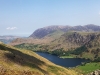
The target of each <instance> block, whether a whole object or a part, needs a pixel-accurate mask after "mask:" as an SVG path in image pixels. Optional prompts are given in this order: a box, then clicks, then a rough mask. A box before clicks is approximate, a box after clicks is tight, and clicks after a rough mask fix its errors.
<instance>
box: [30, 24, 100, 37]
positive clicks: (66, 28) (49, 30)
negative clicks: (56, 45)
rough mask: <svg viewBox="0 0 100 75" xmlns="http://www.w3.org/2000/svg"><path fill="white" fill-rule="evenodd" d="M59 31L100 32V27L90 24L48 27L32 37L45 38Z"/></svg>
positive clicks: (37, 31) (35, 32)
mask: <svg viewBox="0 0 100 75" xmlns="http://www.w3.org/2000/svg"><path fill="white" fill-rule="evenodd" d="M57 30H60V31H63V32H67V31H88V32H89V31H100V26H97V25H93V24H89V25H85V26H81V25H80V26H57V25H56V26H48V27H44V28H40V29H37V30H36V31H34V32H33V33H32V34H31V35H30V37H33V38H43V37H45V36H46V35H48V34H51V33H53V32H55V31H57Z"/></svg>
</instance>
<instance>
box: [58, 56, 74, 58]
mask: <svg viewBox="0 0 100 75" xmlns="http://www.w3.org/2000/svg"><path fill="white" fill-rule="evenodd" d="M60 58H74V56H60Z"/></svg>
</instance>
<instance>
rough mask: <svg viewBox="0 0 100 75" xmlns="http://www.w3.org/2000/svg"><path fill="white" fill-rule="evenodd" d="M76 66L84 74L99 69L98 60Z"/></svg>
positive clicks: (99, 63)
mask: <svg viewBox="0 0 100 75" xmlns="http://www.w3.org/2000/svg"><path fill="white" fill-rule="evenodd" d="M76 68H77V69H80V70H81V71H82V72H83V73H84V74H87V73H90V72H93V71H95V70H98V69H100V62H98V63H96V62H92V63H86V64H83V65H80V66H77V67H76Z"/></svg>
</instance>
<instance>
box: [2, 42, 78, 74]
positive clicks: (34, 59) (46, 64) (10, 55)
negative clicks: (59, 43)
mask: <svg viewBox="0 0 100 75" xmlns="http://www.w3.org/2000/svg"><path fill="white" fill-rule="evenodd" d="M0 75H78V74H76V72H75V71H73V70H68V69H65V68H63V67H60V66H57V65H55V64H53V63H51V62H50V61H48V60H47V59H45V58H43V57H41V56H39V55H38V54H36V53H34V52H32V51H28V50H20V49H16V48H14V47H11V46H7V45H5V44H3V43H1V42H0Z"/></svg>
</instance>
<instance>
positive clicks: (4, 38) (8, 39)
mask: <svg viewBox="0 0 100 75" xmlns="http://www.w3.org/2000/svg"><path fill="white" fill-rule="evenodd" d="M16 38H19V36H11V35H5V36H0V41H1V42H3V43H5V44H7V43H10V42H11V41H12V40H14V39H16Z"/></svg>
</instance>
